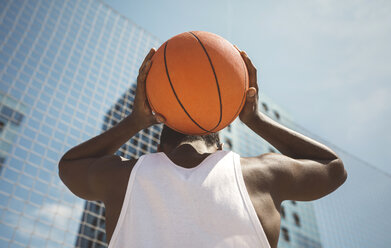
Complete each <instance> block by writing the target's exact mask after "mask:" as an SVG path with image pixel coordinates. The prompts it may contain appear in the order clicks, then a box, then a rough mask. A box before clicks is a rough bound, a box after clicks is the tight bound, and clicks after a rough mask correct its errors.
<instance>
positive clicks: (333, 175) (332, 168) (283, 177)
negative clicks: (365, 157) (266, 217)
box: [238, 49, 347, 202]
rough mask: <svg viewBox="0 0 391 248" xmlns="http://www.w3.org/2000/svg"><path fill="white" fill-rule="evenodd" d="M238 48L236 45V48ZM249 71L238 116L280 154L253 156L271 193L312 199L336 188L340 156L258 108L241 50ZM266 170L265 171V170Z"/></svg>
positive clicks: (341, 171) (341, 177)
mask: <svg viewBox="0 0 391 248" xmlns="http://www.w3.org/2000/svg"><path fill="white" fill-rule="evenodd" d="M238 50H239V49H238ZM239 52H240V53H241V55H242V57H243V60H244V62H245V64H246V66H247V69H248V73H249V85H250V88H249V90H248V93H247V99H246V104H245V106H244V108H243V110H242V112H241V113H240V115H239V118H240V119H241V121H242V122H244V123H245V124H246V125H247V126H248V127H249V128H250V129H251V130H253V131H254V132H255V133H257V134H258V135H259V136H261V137H262V138H263V139H265V140H266V141H267V142H269V143H270V144H271V145H273V146H274V147H275V148H276V149H278V150H279V151H280V152H281V153H282V154H277V153H267V154H262V155H260V156H258V157H256V158H253V160H254V161H255V163H259V164H262V165H263V166H262V167H258V168H259V170H263V171H262V173H263V174H265V173H267V175H268V180H270V183H271V185H272V188H271V189H272V194H274V196H275V198H277V199H278V201H279V202H281V201H283V200H288V199H289V200H315V199H318V198H320V197H323V196H325V195H327V194H329V193H331V192H332V191H334V190H335V189H337V188H338V187H339V186H340V185H341V184H342V183H343V182H344V181H345V180H346V177H347V173H346V170H345V168H344V166H343V163H342V160H341V159H340V158H339V157H338V156H337V154H336V153H335V152H334V151H332V150H331V149H330V148H329V147H327V146H325V145H324V144H321V143H319V142H317V141H315V140H313V139H311V138H309V137H306V136H304V135H302V134H300V133H298V132H295V131H293V130H291V129H289V128H287V127H284V126H282V125H281V124H279V123H277V122H275V121H273V120H272V119H271V118H269V117H267V116H266V115H264V114H262V113H261V112H259V111H258V85H257V75H256V73H257V71H256V68H255V67H254V65H253V64H252V62H251V60H250V59H249V57H248V56H247V54H246V53H245V52H244V51H240V50H239ZM265 170H267V172H265Z"/></svg>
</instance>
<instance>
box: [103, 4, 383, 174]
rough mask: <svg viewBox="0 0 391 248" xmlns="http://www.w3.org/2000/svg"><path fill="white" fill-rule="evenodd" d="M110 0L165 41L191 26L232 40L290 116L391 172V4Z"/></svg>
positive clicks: (268, 92) (263, 90)
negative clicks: (251, 62)
mask: <svg viewBox="0 0 391 248" xmlns="http://www.w3.org/2000/svg"><path fill="white" fill-rule="evenodd" d="M104 2H106V3H107V4H108V5H109V6H111V7H113V8H114V9H115V10H117V11H118V12H119V13H121V14H122V15H124V16H126V17H128V18H129V19H131V20H132V21H134V22H135V23H136V24H137V25H139V26H141V27H142V28H144V29H145V30H146V31H148V32H150V33H151V34H153V35H154V36H156V37H157V38H158V39H160V40H161V41H162V42H164V41H165V40H167V39H169V38H170V37H172V36H174V35H176V34H179V33H182V32H186V31H192V30H203V31H209V32H213V33H216V34H218V35H220V36H222V37H224V38H226V39H227V40H228V41H230V42H231V43H233V44H236V45H237V46H238V47H239V48H240V49H242V50H245V51H246V52H247V54H248V55H249V56H250V58H251V59H252V60H253V62H254V64H255V66H256V67H257V69H258V84H259V87H260V92H261V93H262V94H265V95H267V96H268V97H270V98H271V99H272V100H273V101H274V102H275V103H277V104H278V105H279V106H281V107H282V108H283V109H285V110H286V111H287V112H289V114H290V116H291V117H292V118H293V121H294V122H296V123H297V124H299V125H300V126H302V127H304V128H305V129H307V130H309V131H310V132H311V133H315V134H316V135H317V136H319V137H321V138H322V139H325V140H327V141H328V142H330V143H332V144H334V145H336V146H338V147H340V148H342V149H343V150H345V151H347V152H349V153H351V154H353V155H355V156H357V157H359V158H361V159H362V160H364V161H367V162H368V163H369V164H372V165H373V166H375V167H377V168H379V169H381V170H383V171H385V172H387V173H388V174H391V166H389V162H388V161H390V159H391V155H390V154H391V152H389V148H390V147H391V132H390V130H389V128H390V127H391V46H390V44H391V15H390V14H389V13H391V1H386V0H384V1H380V0H343V1H341V0H311V1H310V0H296V1H288V0H281V1H264V0H262V1H260V0H258V1H256V0H241V1H234V0H214V1H208V0H198V1H188V0H183V1H173V0H166V1H158V0H156V1H152V0H143V1H140V0H137V1H135V0H127V1H125V0H104Z"/></svg>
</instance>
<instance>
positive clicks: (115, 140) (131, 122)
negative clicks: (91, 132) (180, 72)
mask: <svg viewBox="0 0 391 248" xmlns="http://www.w3.org/2000/svg"><path fill="white" fill-rule="evenodd" d="M141 129H142V127H139V126H138V123H137V121H136V119H135V116H132V115H129V116H127V117H126V118H125V119H123V120H122V121H121V122H119V123H118V124H117V125H116V126H114V127H112V128H110V129H109V130H107V131H105V132H104V133H101V134H99V135H98V136H95V137H94V138H91V139H89V140H87V141H85V142H83V143H81V144H79V145H77V146H75V147H73V148H72V149H70V150H69V151H68V152H66V153H65V154H64V156H63V157H62V158H61V160H75V159H83V158H92V157H96V158H97V157H103V156H106V155H111V154H113V153H114V152H116V151H117V150H118V149H119V148H120V147H121V146H122V145H123V144H124V143H125V142H127V141H128V140H129V139H130V138H131V137H133V136H134V135H135V134H136V133H138V132H139V131H140V130H141Z"/></svg>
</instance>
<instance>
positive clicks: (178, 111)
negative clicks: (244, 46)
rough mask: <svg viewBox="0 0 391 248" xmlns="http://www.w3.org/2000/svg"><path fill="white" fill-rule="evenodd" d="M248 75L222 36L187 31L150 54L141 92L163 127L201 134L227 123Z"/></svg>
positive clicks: (238, 104) (238, 103) (238, 105)
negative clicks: (147, 71)
mask: <svg viewBox="0 0 391 248" xmlns="http://www.w3.org/2000/svg"><path fill="white" fill-rule="evenodd" d="M247 89H248V73H247V69H246V65H245V63H244V61H243V59H242V57H241V56H240V53H239V52H238V50H236V49H235V47H234V46H233V45H232V44H231V43H230V42H228V41H227V40H225V39H224V38H222V37H220V36H218V35H216V34H213V33H209V32H203V31H193V32H185V33H182V34H179V35H176V36H174V37H172V38H171V39H169V40H168V41H166V42H165V43H164V44H163V45H161V46H160V48H159V49H158V50H157V51H156V53H155V54H154V55H153V57H152V66H151V68H150V71H149V73H148V76H147V81H146V92H147V98H148V101H149V104H150V105H151V108H152V110H153V111H154V112H156V113H160V114H162V115H163V116H164V117H165V118H166V123H165V124H166V125H167V126H169V127H170V128H172V129H174V130H176V131H178V132H181V133H185V134H191V135H204V134H208V133H212V132H217V131H219V130H221V129H223V128H224V127H226V126H228V124H230V123H231V122H232V121H234V120H235V118H236V117H237V116H238V115H239V113H240V111H241V110H242V108H243V105H244V103H245V99H246V91H247Z"/></svg>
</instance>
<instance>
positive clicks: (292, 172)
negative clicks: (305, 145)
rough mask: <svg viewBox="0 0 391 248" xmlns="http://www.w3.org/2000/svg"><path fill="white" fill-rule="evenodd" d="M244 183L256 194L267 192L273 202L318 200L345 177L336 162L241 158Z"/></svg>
mask: <svg viewBox="0 0 391 248" xmlns="http://www.w3.org/2000/svg"><path fill="white" fill-rule="evenodd" d="M241 162H242V163H243V165H242V168H243V172H244V175H246V177H247V180H248V181H249V182H251V184H252V185H255V187H256V188H257V190H263V189H265V190H268V191H269V192H270V194H271V195H272V197H273V199H275V200H276V201H277V202H282V201H284V200H298V201H310V200H316V199H319V198H321V197H323V196H325V195H327V194H329V193H331V192H333V191H334V190H336V189H337V188H338V187H339V186H341V185H342V184H343V183H344V182H345V180H346V177H347V173H346V170H345V169H344V166H343V163H342V161H341V160H340V159H339V158H332V159H330V160H313V159H294V158H290V157H288V156H285V155H283V154H279V153H265V154H262V155H260V156H257V157H249V158H242V159H241Z"/></svg>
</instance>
